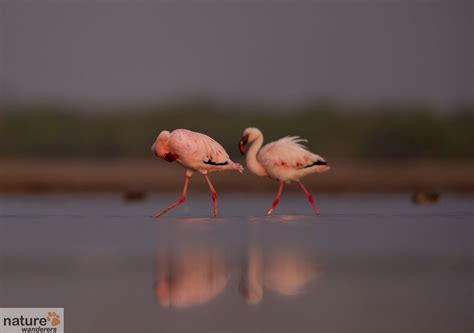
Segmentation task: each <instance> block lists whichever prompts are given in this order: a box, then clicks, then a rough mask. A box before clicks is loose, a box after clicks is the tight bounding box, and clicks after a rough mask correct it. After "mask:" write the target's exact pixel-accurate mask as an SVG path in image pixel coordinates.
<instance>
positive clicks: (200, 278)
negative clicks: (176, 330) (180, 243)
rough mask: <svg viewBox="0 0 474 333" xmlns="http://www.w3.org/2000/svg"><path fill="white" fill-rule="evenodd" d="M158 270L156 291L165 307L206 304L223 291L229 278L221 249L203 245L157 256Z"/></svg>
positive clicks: (186, 306)
mask: <svg viewBox="0 0 474 333" xmlns="http://www.w3.org/2000/svg"><path fill="white" fill-rule="evenodd" d="M158 269H159V274H158V278H157V280H156V284H155V293H156V297H157V299H158V302H159V303H160V304H161V305H162V306H165V307H170V306H171V307H175V308H188V307H191V306H196V305H200V304H205V303H208V302H210V301H211V300H213V299H214V298H216V297H217V296H218V295H219V294H220V293H222V291H223V290H224V289H225V287H226V286H227V282H228V278H229V274H228V272H227V269H226V263H225V260H224V255H223V251H219V250H218V249H211V248H207V247H203V246H201V247H187V248H179V249H176V250H174V251H173V252H171V253H169V255H167V254H161V255H159V257H158Z"/></svg>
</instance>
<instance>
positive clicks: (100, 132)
mask: <svg viewBox="0 0 474 333" xmlns="http://www.w3.org/2000/svg"><path fill="white" fill-rule="evenodd" d="M76 111H78V110H73V108H68V107H66V106H51V105H49V106H48V105H45V106H18V105H17V106H2V109H1V112H0V155H1V156H2V157H71V158H73V157H74V158H75V157H78V158H129V157H135V158H142V157H147V156H148V157H149V156H150V147H151V145H152V143H153V142H154V140H155V138H156V136H157V135H158V133H159V132H160V131H161V130H163V129H168V130H172V129H175V128H187V129H191V130H195V131H200V132H203V133H206V134H208V135H210V136H212V137H214V138H215V139H217V140H218V141H219V142H221V143H222V144H223V145H224V147H225V148H226V149H227V150H228V152H229V154H230V155H231V156H233V157H235V159H238V158H236V157H237V155H238V150H237V142H238V141H239V139H240V136H241V133H242V130H243V129H244V128H246V127H249V126H256V127H259V128H260V129H261V130H262V132H263V133H264V135H265V141H267V142H268V141H272V140H275V139H277V138H279V137H282V136H286V135H290V134H291V135H299V136H301V137H303V138H306V139H308V140H309V143H308V147H309V148H310V149H312V150H314V151H315V152H317V153H319V154H321V155H322V156H325V157H327V158H344V159H357V160H408V159H412V160H413V159H438V160H472V159H474V108H473V107H459V108H457V109H453V110H446V111H443V112H439V110H433V109H432V108H430V107H427V106H424V105H412V106H396V105H391V106H372V107H347V106H341V105H337V104H334V103H330V102H326V103H325V102H319V103H308V104H302V105H294V106H279V107H278V108H273V107H269V106H265V105H248V104H247V105H244V104H240V105H238V104H235V105H225V104H219V103H212V102H206V101H200V102H195V101H194V102H185V103H163V104H161V105H157V106H153V107H150V106H148V107H136V108H132V107H124V108H122V109H108V110H107V109H102V110H82V111H81V112H76Z"/></svg>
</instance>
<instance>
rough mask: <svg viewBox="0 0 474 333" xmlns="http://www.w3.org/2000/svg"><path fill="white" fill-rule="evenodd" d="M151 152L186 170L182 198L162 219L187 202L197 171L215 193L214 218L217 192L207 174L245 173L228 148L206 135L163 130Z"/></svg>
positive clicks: (181, 130)
mask: <svg viewBox="0 0 474 333" xmlns="http://www.w3.org/2000/svg"><path fill="white" fill-rule="evenodd" d="M151 151H152V152H153V154H155V155H156V156H158V157H161V158H163V159H165V160H167V161H168V162H174V161H176V162H178V163H179V164H181V165H182V166H183V167H184V168H185V169H186V181H185V183H184V189H183V195H182V196H181V198H180V199H178V200H177V201H176V202H174V203H173V204H171V205H170V206H168V207H166V208H165V209H163V210H162V211H161V212H159V213H158V214H156V215H155V217H156V218H159V217H161V216H162V215H164V214H165V213H167V212H169V211H170V210H171V209H173V208H175V207H176V206H178V205H180V204H182V203H183V202H184V201H185V200H186V195H187V193H188V187H189V182H190V180H191V176H192V174H193V172H194V171H196V172H200V173H202V174H203V175H204V178H205V179H206V182H207V184H208V185H209V188H210V190H211V192H212V202H213V205H214V216H216V217H217V213H218V210H217V193H216V190H215V189H214V186H212V183H211V180H210V179H209V177H208V173H209V172H213V171H223V170H234V171H239V172H242V171H243V170H244V169H243V167H242V166H241V165H240V164H237V163H234V162H232V161H231V160H230V158H229V155H227V153H226V151H225V149H224V148H223V147H222V146H221V145H220V144H219V143H217V142H216V141H215V140H214V139H212V138H211V137H209V136H207V135H205V134H201V133H197V132H192V131H189V130H186V129H176V130H174V131H172V132H169V131H162V132H161V133H160V134H159V135H158V137H157V138H156V141H155V143H154V144H153V146H152V147H151Z"/></svg>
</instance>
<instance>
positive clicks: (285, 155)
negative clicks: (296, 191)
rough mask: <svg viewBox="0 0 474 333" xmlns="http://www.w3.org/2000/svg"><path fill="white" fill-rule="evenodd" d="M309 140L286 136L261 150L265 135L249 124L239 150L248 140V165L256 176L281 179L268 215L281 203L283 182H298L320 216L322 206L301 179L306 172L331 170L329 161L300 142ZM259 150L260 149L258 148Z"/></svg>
mask: <svg viewBox="0 0 474 333" xmlns="http://www.w3.org/2000/svg"><path fill="white" fill-rule="evenodd" d="M304 141H307V140H304V139H300V138H299V137H298V136H287V137H284V138H282V139H280V140H278V141H275V142H270V143H269V144H267V145H265V147H263V148H262V149H260V147H262V144H263V134H262V132H260V130H259V129H258V128H255V127H249V128H247V129H245V131H244V133H243V137H242V139H241V140H240V142H239V148H240V152H241V153H242V155H243V154H245V150H246V146H247V143H249V144H250V148H249V150H248V153H247V160H246V161H247V167H248V168H249V169H250V171H252V172H253V173H254V174H256V175H257V176H261V177H265V176H266V177H270V178H273V179H275V180H278V181H279V182H280V187H279V188H278V193H277V197H276V199H275V200H274V201H273V205H272V208H270V209H269V210H268V212H267V214H268V215H271V214H272V213H273V210H274V209H275V207H276V206H277V205H278V203H279V202H280V197H281V193H282V191H283V185H284V184H285V182H286V183H290V182H291V181H294V182H297V183H298V185H299V186H300V188H301V189H302V190H303V192H304V193H305V194H306V196H307V197H308V200H309V202H310V203H311V206H312V207H313V210H314V212H315V214H316V215H319V208H318V207H317V206H316V203H315V202H314V199H313V197H312V195H311V193H309V191H308V190H307V189H306V187H305V186H304V185H303V183H302V182H301V181H300V179H301V178H303V177H304V176H306V175H309V174H312V173H315V172H325V171H328V170H329V169H330V167H329V166H328V165H327V163H326V160H325V159H324V158H322V157H321V156H319V155H316V154H313V153H312V152H310V151H309V150H308V149H307V148H306V147H305V146H303V145H302V144H301V142H304ZM259 150H260V151H259Z"/></svg>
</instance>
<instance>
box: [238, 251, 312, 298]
mask: <svg viewBox="0 0 474 333" xmlns="http://www.w3.org/2000/svg"><path fill="white" fill-rule="evenodd" d="M319 273H320V269H318V267H317V266H316V265H315V262H314V260H312V259H311V258H310V256H308V255H307V253H305V252H304V251H303V250H302V249H298V248H276V249H271V250H268V251H266V252H263V251H262V250H261V249H259V248H256V247H251V248H250V249H249V251H248V255H247V258H246V260H245V263H244V265H243V269H242V278H241V280H240V285H239V289H240V292H241V294H242V296H243V297H244V299H245V301H246V302H247V303H248V304H258V303H260V301H261V300H262V298H263V293H264V288H265V289H268V290H271V291H274V292H276V293H278V294H280V295H284V296H294V295H299V294H301V293H303V292H304V290H305V287H306V286H307V285H308V284H309V282H310V281H311V280H313V279H314V278H316V277H317V276H318V275H319Z"/></svg>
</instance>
